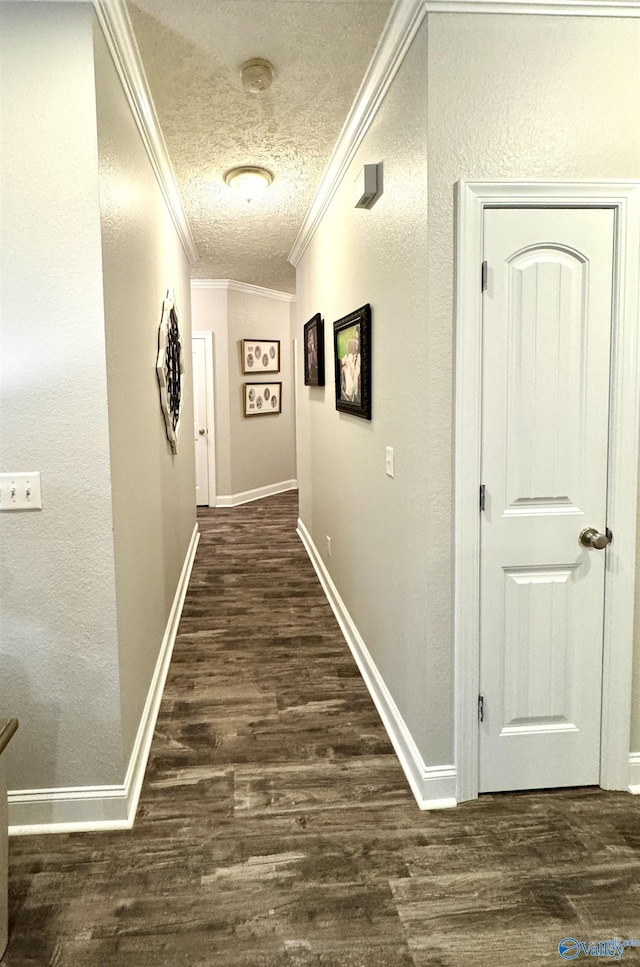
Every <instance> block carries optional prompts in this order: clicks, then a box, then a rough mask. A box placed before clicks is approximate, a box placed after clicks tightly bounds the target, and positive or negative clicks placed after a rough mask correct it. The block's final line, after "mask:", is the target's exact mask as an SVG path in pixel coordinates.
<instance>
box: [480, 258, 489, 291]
mask: <svg viewBox="0 0 640 967" xmlns="http://www.w3.org/2000/svg"><path fill="white" fill-rule="evenodd" d="M488 277H489V266H488V265H487V263H486V261H484V262H483V263H482V271H481V273H480V280H481V283H482V291H483V292H485V291H486V288H487V279H488Z"/></svg>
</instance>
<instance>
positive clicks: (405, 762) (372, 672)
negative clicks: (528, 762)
mask: <svg viewBox="0 0 640 967" xmlns="http://www.w3.org/2000/svg"><path fill="white" fill-rule="evenodd" d="M298 536H299V537H300V540H301V541H302V543H303V544H304V546H305V548H306V551H307V554H308V555H309V558H310V560H311V563H312V564H313V566H314V568H315V572H316V574H317V575H318V579H319V581H320V584H321V585H322V589H323V591H324V593H325V595H326V597H327V600H328V602H329V604H330V605H331V609H332V610H333V613H334V615H335V616H336V619H337V621H338V624H339V625H340V629H341V631H342V634H343V635H344V638H345V641H346V642H347V644H348V645H349V648H350V649H351V653H352V654H353V657H354V659H355V662H356V664H357V666H358V668H359V669H360V674H361V675H362V677H363V679H364V682H365V685H366V686H367V688H368V689H369V693H370V695H371V698H372V699H373V702H374V704H375V706H376V708H377V710H378V714H379V715H380V718H381V719H382V724H383V725H384V727H385V729H386V731H387V734H388V736H389V738H390V740H391V743H392V745H393V748H394V749H395V752H396V755H397V756H398V759H399V760H400V765H401V766H402V768H403V770H404V773H405V775H406V777H407V781H408V783H409V785H410V787H411V791H412V792H413V795H414V796H415V799H416V802H417V803H418V806H419V807H420V809H446V808H450V807H452V806H456V805H457V800H456V770H455V766H452V765H444V766H427V765H425V763H424V760H423V758H422V756H421V755H420V752H419V751H418V747H417V746H416V744H415V742H414V740H413V737H412V735H411V733H410V731H409V729H408V727H407V724H406V722H405V721H404V719H403V718H402V715H401V714H400V710H399V709H398V706H397V705H396V703H395V702H394V700H393V697H392V696H391V693H390V691H389V689H388V688H387V686H386V685H385V683H384V680H383V678H382V676H381V674H380V672H379V671H378V669H377V667H376V664H375V662H374V660H373V658H372V657H371V655H370V654H369V651H368V649H367V646H366V645H365V643H364V641H363V640H362V637H361V636H360V633H359V632H358V629H357V628H356V626H355V624H354V622H353V619H352V618H351V615H350V614H349V612H348V611H347V609H346V607H345V604H344V601H343V600H342V598H341V597H340V594H339V593H338V589H337V588H336V586H335V584H334V583H333V581H332V580H331V577H330V575H329V572H328V571H327V569H326V567H325V565H324V561H323V560H322V558H321V557H320V554H319V553H318V549H317V548H316V546H315V544H314V542H313V539H312V537H311V535H310V534H309V531H308V530H307V528H306V527H305V525H304V524H303V523H302V521H301V520H298Z"/></svg>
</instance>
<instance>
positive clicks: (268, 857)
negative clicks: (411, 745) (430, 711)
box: [3, 493, 640, 967]
mask: <svg viewBox="0 0 640 967" xmlns="http://www.w3.org/2000/svg"><path fill="white" fill-rule="evenodd" d="M296 517H297V494H295V493H287V494H282V495H279V496H276V497H270V498H268V499H266V500H263V501H257V502H255V503H252V504H247V505H245V506H241V507H237V508H234V509H224V510H222V509H217V510H202V511H200V512H199V523H200V528H201V532H202V537H201V541H200V545H199V549H198V553H197V557H196V561H195V565H194V569H193V574H192V578H191V584H190V589H189V592H188V595H187V599H186V603H185V608H184V612H183V617H182V621H181V625H180V631H179V634H178V638H177V641H176V647H175V651H174V657H173V662H172V665H171V669H170V671H169V677H168V680H167V686H166V690H165V694H164V699H163V702H162V707H161V711H160V716H159V719H158V723H157V728H156V733H155V738H154V742H153V746H152V750H151V757H150V761H149V767H148V771H147V776H146V780H145V784H144V787H143V791H142V796H141V800H140V807H139V812H138V818H137V821H136V824H135V827H134V829H133V830H132V831H130V832H117V833H108V834H73V835H59V836H56V835H50V836H40V837H35V836H34V837H23V838H20V839H12V840H11V842H10V899H9V903H10V934H11V936H10V942H9V948H8V951H7V954H6V957H5V960H4V961H3V967H27V965H29V967H45V965H49V967H152V965H153V967H180V965H184V967H214V965H215V967H316V965H317V967H320V965H322V967H462V965H466V964H473V965H475V967H485V965H486V967H489V965H491V967H502V965H504V967H506V965H509V967H518V965H523V967H524V965H527V967H528V965H537V964H543V963H552V964H555V963H561V962H562V961H561V960H560V958H559V956H558V943H559V941H560V940H561V939H562V938H563V937H567V936H569V937H575V938H577V939H578V940H581V941H585V942H588V941H589V940H593V941H598V940H606V939H610V938H611V937H620V938H624V939H633V938H636V939H637V938H638V937H639V936H640V820H639V815H638V808H637V801H636V800H634V799H633V797H631V796H630V795H627V794H624V793H605V792H602V791H601V790H599V789H595V788H594V789H583V790H573V791H572V790H564V791H557V792H547V793H544V794H515V795H501V796H483V797H481V799H480V800H479V801H478V802H477V803H471V804H467V805H463V806H460V807H458V808H457V809H455V810H444V811H441V812H433V813H421V812H420V811H419V810H418V809H417V807H416V805H415V802H414V799H413V797H412V795H411V793H410V791H409V789H408V786H407V783H406V781H405V778H404V775H403V773H402V770H401V768H400V766H399V764H398V762H397V760H396V758H395V755H394V754H393V750H392V748H391V745H390V743H389V741H388V739H387V737H386V734H385V732H384V730H383V727H382V725H381V723H380V721H379V718H378V716H377V713H376V711H375V708H374V706H373V704H372V702H371V700H370V698H369V696H368V693H367V691H366V688H365V686H364V684H363V682H362V680H361V678H360V676H359V673H358V671H357V669H356V666H355V664H354V662H353V660H352V658H351V656H350V653H349V651H348V648H347V646H346V644H345V643H344V640H343V638H342V635H341V634H340V631H339V629H338V627H337V625H336V622H335V620H334V618H333V615H332V613H331V610H330V608H329V606H328V604H327V602H326V600H325V598H324V595H323V593H322V590H321V588H320V585H319V583H318V581H317V579H316V576H315V573H314V571H313V569H312V567H311V564H310V563H309V561H308V559H307V557H306V554H305V551H304V549H303V547H302V544H301V543H300V541H299V539H298V537H297V535H296V533H295V522H296ZM623 962H624V963H639V962H640V949H628V950H626V951H625V954H624V957H623Z"/></svg>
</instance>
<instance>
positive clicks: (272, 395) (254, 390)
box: [244, 383, 282, 416]
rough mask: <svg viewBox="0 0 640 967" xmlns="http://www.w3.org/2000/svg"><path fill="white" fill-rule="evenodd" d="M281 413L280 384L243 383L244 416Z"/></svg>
mask: <svg viewBox="0 0 640 967" xmlns="http://www.w3.org/2000/svg"><path fill="white" fill-rule="evenodd" d="M271 413H282V383H245V384H244V415H245V416H268V415H269V414H271Z"/></svg>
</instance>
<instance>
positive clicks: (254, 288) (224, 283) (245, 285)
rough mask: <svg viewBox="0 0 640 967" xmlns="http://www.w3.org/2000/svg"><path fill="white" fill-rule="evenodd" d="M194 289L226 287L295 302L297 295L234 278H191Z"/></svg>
mask: <svg viewBox="0 0 640 967" xmlns="http://www.w3.org/2000/svg"><path fill="white" fill-rule="evenodd" d="M191 288H192V289H224V290H225V291H227V292H228V291H229V289H231V290H232V291H233V292H244V293H246V294H248V295H261V296H263V297H265V298H267V299H279V300H280V301H281V302H295V301H296V296H295V295H294V294H293V293H291V292H280V290H279V289H265V288H264V287H263V286H261V285H251V284H250V283H249V282H236V281H235V280H234V279H191Z"/></svg>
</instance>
